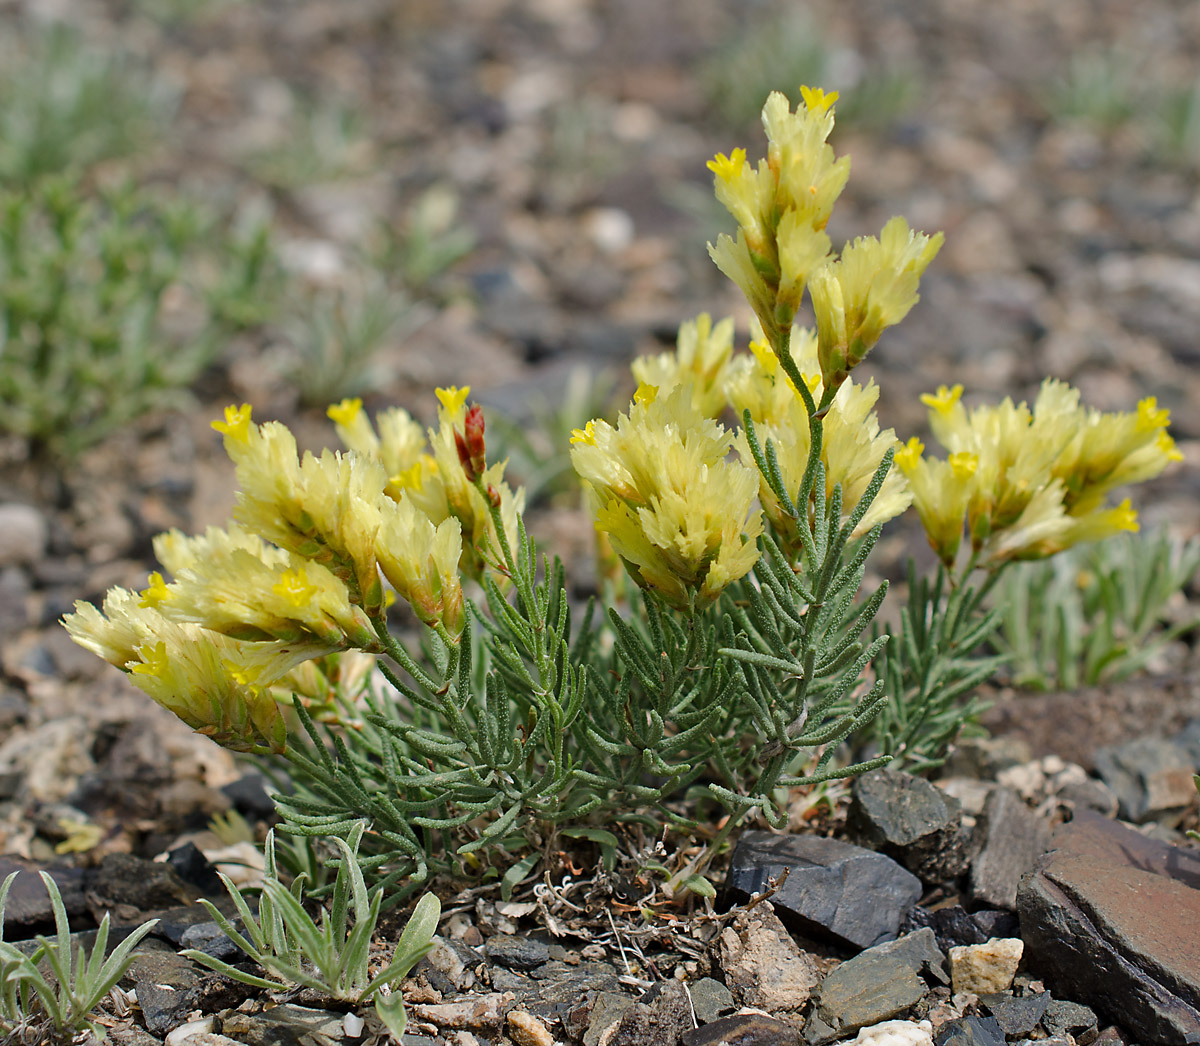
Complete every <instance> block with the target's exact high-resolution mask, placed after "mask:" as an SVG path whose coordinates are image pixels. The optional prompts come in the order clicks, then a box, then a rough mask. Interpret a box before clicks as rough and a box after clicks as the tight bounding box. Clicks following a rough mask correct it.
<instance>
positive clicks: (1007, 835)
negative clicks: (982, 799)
mask: <svg viewBox="0 0 1200 1046" xmlns="http://www.w3.org/2000/svg"><path fill="white" fill-rule="evenodd" d="M1048 849H1050V827H1049V825H1047V824H1046V822H1045V820H1044V819H1043V818H1041V817H1039V816H1038V815H1037V814H1035V813H1034V812H1033V811H1032V810H1031V809H1030V808H1029V807H1028V806H1026V805H1025V803H1024V801H1023V800H1022V799H1021V798H1020V796H1018V795H1017V794H1016V793H1014V792H1010V791H1009V790H1008V789H1007V788H997V789H995V790H994V791H993V792H992V793H991V794H990V795H989V796H988V798H987V802H986V803H984V806H983V814H982V815H981V816H980V818H979V820H978V822H977V823H976V825H975V838H974V840H973V842H972V846H971V850H972V857H971V896H972V897H974V898H975V900H976V901H978V902H980V903H982V904H988V905H994V906H995V907H998V908H1009V909H1011V908H1013V907H1014V906H1015V904H1016V899H1017V886H1018V884H1019V883H1020V882H1021V876H1023V875H1024V874H1025V873H1026V872H1028V871H1030V870H1031V869H1032V868H1033V865H1034V862H1035V861H1037V859H1038V858H1039V857H1041V855H1042V854H1044V853H1045V852H1046V851H1047V850H1048Z"/></svg>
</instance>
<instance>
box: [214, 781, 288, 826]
mask: <svg viewBox="0 0 1200 1046" xmlns="http://www.w3.org/2000/svg"><path fill="white" fill-rule="evenodd" d="M221 791H222V792H223V793H224V794H225V795H226V797H227V798H228V799H229V801H230V802H231V803H233V806H234V809H236V810H237V811H238V812H239V813H243V814H246V815H247V816H249V817H255V818H258V819H259V820H262V821H268V820H270V819H271V818H273V817H274V816H275V801H274V800H273V799H272V798H271V796H270V794H269V793H268V792H267V783H266V780H265V779H264V778H263V775H262V774H243V775H242V776H241V777H239V778H238V779H237V780H236V781H230V782H229V784H227V785H225V786H224V787H223V788H222V789H221Z"/></svg>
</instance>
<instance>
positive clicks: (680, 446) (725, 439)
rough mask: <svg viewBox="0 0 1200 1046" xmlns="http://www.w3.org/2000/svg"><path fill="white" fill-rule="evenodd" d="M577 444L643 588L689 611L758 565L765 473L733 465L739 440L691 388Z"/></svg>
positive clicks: (599, 523) (598, 512) (606, 518)
mask: <svg viewBox="0 0 1200 1046" xmlns="http://www.w3.org/2000/svg"><path fill="white" fill-rule="evenodd" d="M584 436H585V437H590V438H584V439H580V440H578V441H576V442H575V443H574V445H573V446H572V448H571V460H572V463H573V464H574V466H575V469H576V471H577V472H578V473H579V475H580V477H581V478H582V479H583V481H584V484H585V489H586V490H587V492H588V498H589V502H590V503H591V505H592V509H593V512H594V514H595V517H596V528H597V530H599V531H601V532H602V533H603V534H606V535H607V536H608V538H609V540H610V541H611V543H612V547H613V549H614V550H615V551H616V553H617V554H618V555H619V556H620V557H621V559H622V560H623V561H624V563H625V565H626V567H627V568H628V569H629V572H630V574H631V575H632V576H633V578H634V579H635V580H636V581H637V582H638V584H639V585H641V586H643V587H645V588H649V589H652V590H654V591H656V592H657V593H659V595H660V596H661V597H662V598H663V599H664V600H665V601H666V602H667V603H669V604H670V605H671V606H674V607H676V608H677V609H680V610H688V609H697V608H701V607H704V606H707V605H708V604H709V603H711V602H712V601H713V600H715V599H716V598H717V596H718V595H719V594H720V592H721V590H722V589H723V588H725V587H726V586H727V585H728V584H730V583H731V582H733V581H735V580H737V579H738V578H741V577H743V576H744V575H745V574H746V573H747V572H749V570H750V569H751V567H753V565H754V563H755V562H756V561H757V557H758V550H757V547H756V544H755V538H756V537H757V535H758V534H759V532H760V530H761V527H762V523H761V514H760V513H759V512H757V511H752V509H751V506H752V503H753V501H754V495H755V491H756V488H757V486H758V481H757V477H756V473H755V472H754V471H752V470H751V469H748V468H746V467H745V466H743V465H741V464H738V463H736V462H731V461H728V460H726V455H727V452H728V450H729V447H730V443H731V440H732V436H731V435H730V434H729V433H728V432H727V431H726V430H725V429H724V427H722V426H721V425H720V424H718V423H717V422H715V421H713V420H712V419H711V418H707V417H704V416H703V415H702V414H701V413H700V412H699V411H698V410H697V409H696V407H695V406H694V402H693V392H692V389H691V388H690V386H689V385H688V384H687V383H684V384H681V385H678V386H676V387H675V388H674V389H673V390H672V391H670V392H669V393H666V394H663V395H658V396H655V397H654V398H651V397H649V396H643V397H641V400H640V401H635V402H634V403H633V404H631V406H630V409H629V412H628V413H627V414H623V415H621V416H620V418H619V419H618V421H617V424H616V426H613V425H610V424H608V423H607V422H605V421H600V420H595V421H593V422H592V423H591V425H590V426H589V429H587V430H585V433H584Z"/></svg>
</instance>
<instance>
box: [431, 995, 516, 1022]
mask: <svg viewBox="0 0 1200 1046" xmlns="http://www.w3.org/2000/svg"><path fill="white" fill-rule="evenodd" d="M512 1004H513V994H512V992H490V993H489V994H487V995H471V996H468V997H467V998H465V999H460V1000H458V1001H457V1002H441V1003H427V1004H425V1003H414V1004H413V1005H412V1006H410V1007H409V1008H408V1014H409V1017H410V1019H412V1020H417V1021H424V1022H425V1023H426V1024H436V1025H437V1026H438V1027H439V1028H466V1029H468V1030H472V1031H473V1030H476V1029H488V1028H491V1029H498V1028H499V1027H500V1026H501V1025H502V1024H503V1023H504V1015H505V1014H506V1013H507V1012H508V1011H509V1009H511V1008H512Z"/></svg>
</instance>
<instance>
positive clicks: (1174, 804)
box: [1095, 737, 1196, 823]
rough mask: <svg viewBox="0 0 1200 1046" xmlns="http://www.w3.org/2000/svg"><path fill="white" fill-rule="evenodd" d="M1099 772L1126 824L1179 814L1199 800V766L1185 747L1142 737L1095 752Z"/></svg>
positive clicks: (1097, 771) (1158, 739) (1159, 739)
mask: <svg viewBox="0 0 1200 1046" xmlns="http://www.w3.org/2000/svg"><path fill="white" fill-rule="evenodd" d="M1095 763H1096V773H1097V775H1098V776H1099V777H1100V779H1101V780H1102V781H1103V782H1104V783H1105V784H1106V785H1108V787H1109V788H1111V789H1112V791H1113V793H1114V794H1115V795H1116V797H1117V801H1118V803H1119V804H1120V813H1121V816H1122V817H1123V818H1125V819H1126V820H1127V821H1135V822H1139V823H1140V822H1143V821H1152V820H1154V819H1155V818H1156V817H1158V816H1159V815H1161V814H1164V813H1168V812H1175V813H1177V814H1178V813H1180V812H1182V811H1183V810H1184V809H1186V808H1187V807H1188V806H1189V805H1190V804H1191V803H1192V802H1194V801H1195V799H1196V786H1195V785H1194V784H1193V783H1192V774H1193V773H1194V772H1195V766H1196V764H1195V763H1194V762H1193V761H1192V757H1191V754H1190V752H1189V751H1188V749H1187V748H1186V747H1185V746H1184V745H1177V744H1175V743H1174V742H1172V741H1166V740H1163V739H1162V738H1156V737H1139V738H1135V739H1134V740H1132V741H1126V742H1125V743H1124V744H1119V745H1106V746H1104V747H1102V748H1097V749H1096V756H1095Z"/></svg>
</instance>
